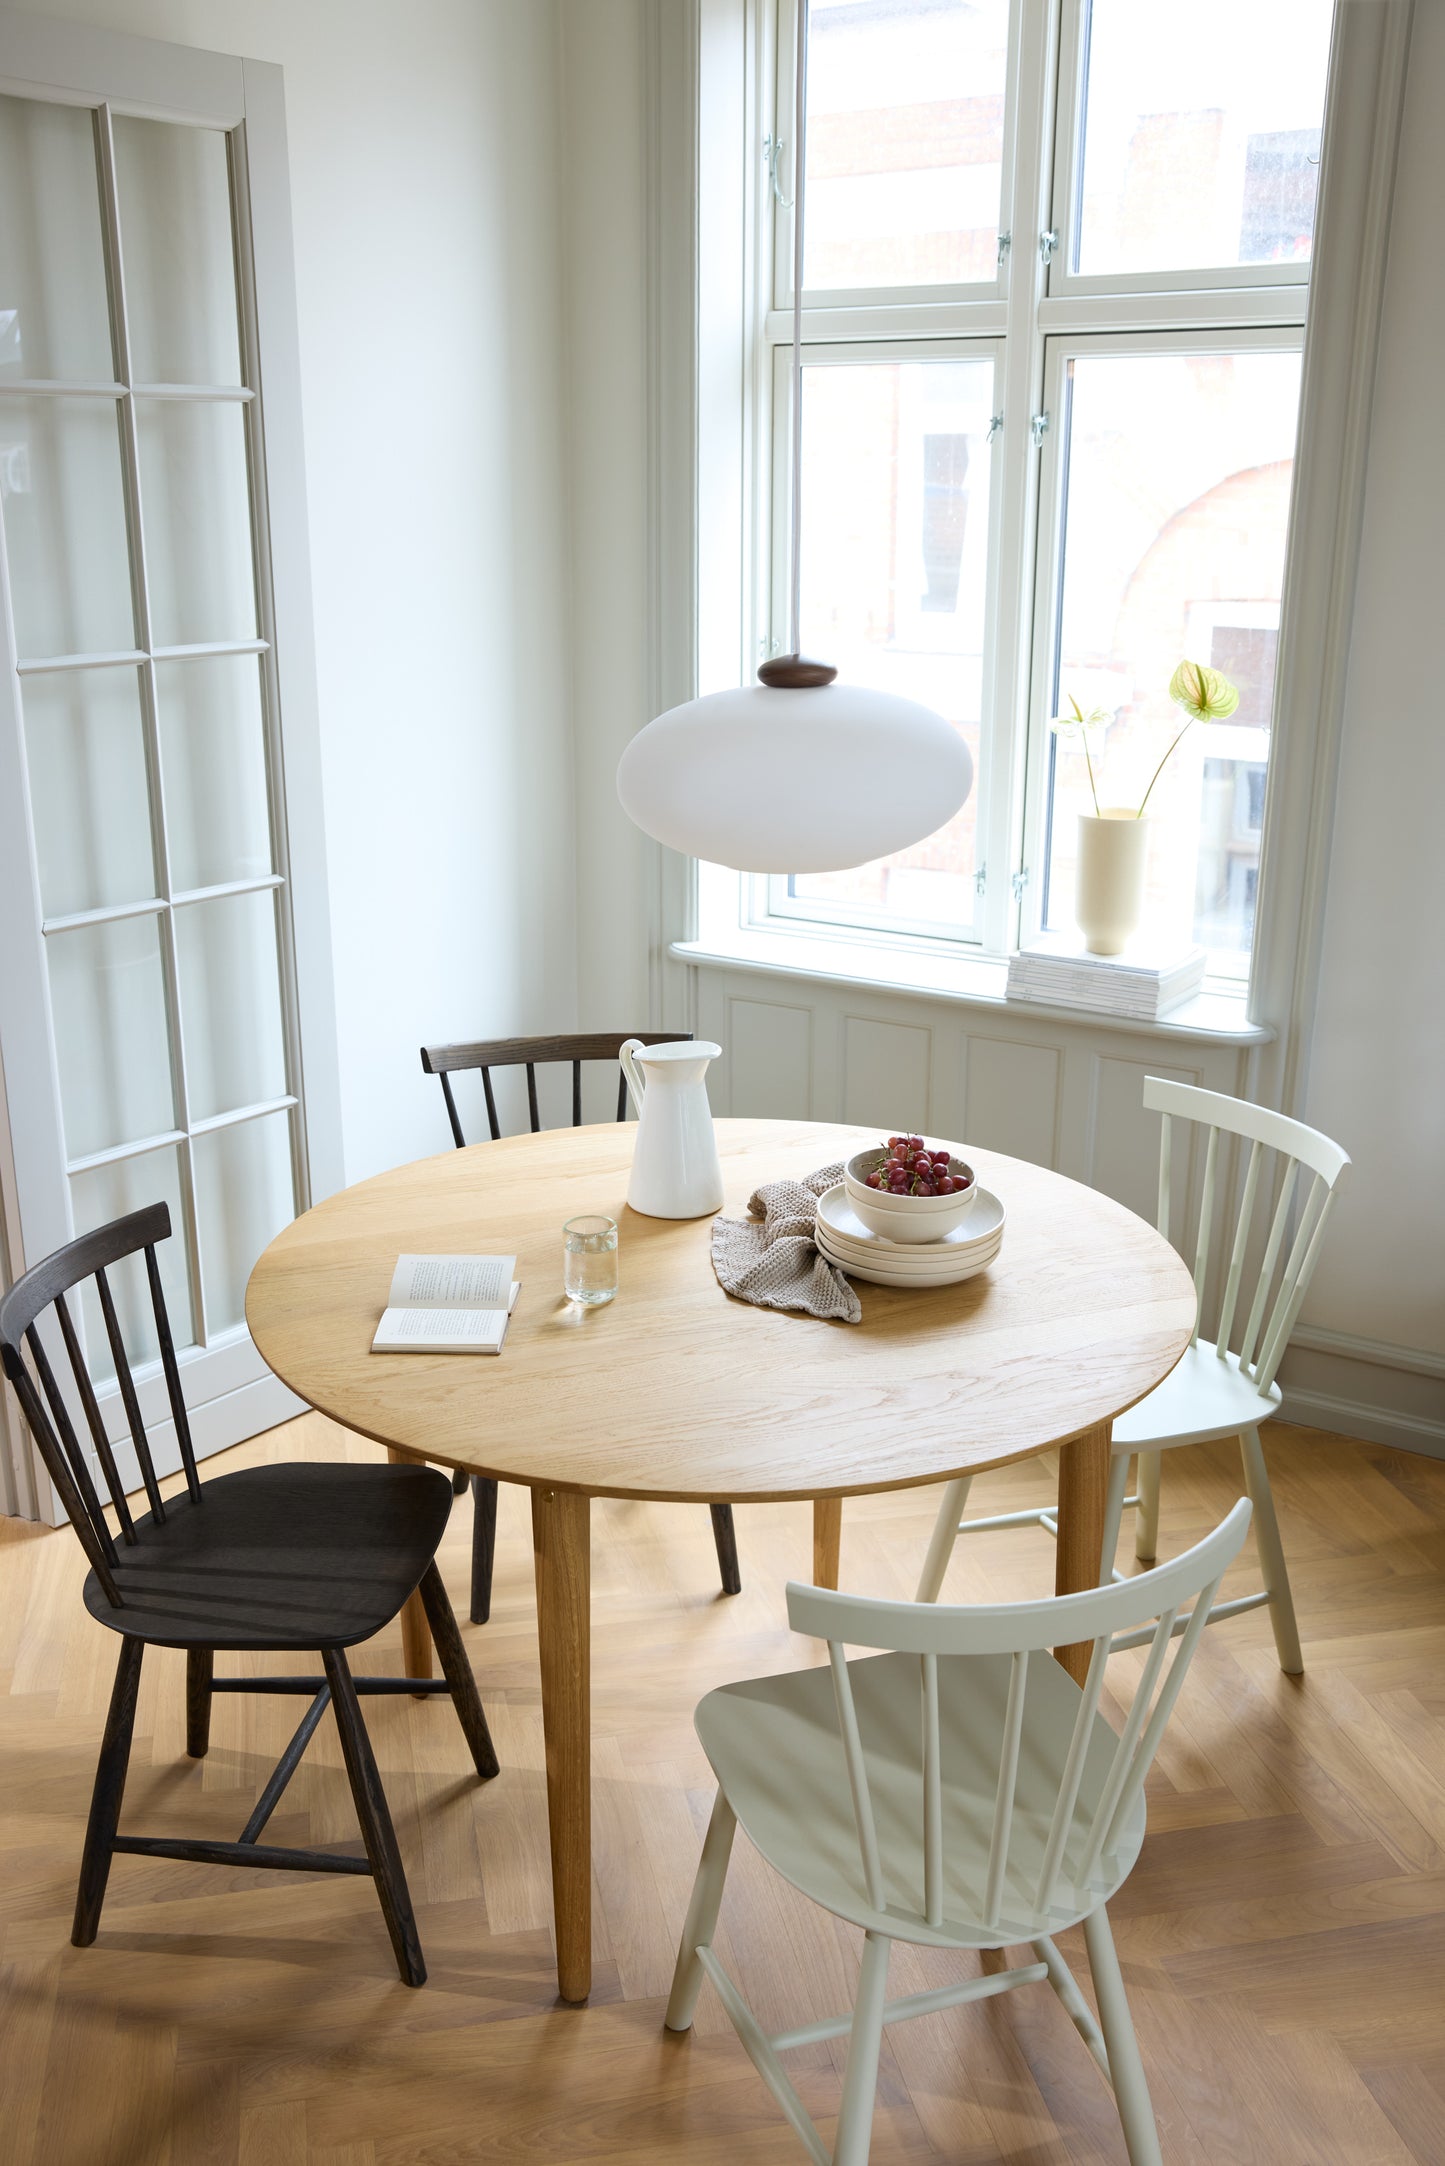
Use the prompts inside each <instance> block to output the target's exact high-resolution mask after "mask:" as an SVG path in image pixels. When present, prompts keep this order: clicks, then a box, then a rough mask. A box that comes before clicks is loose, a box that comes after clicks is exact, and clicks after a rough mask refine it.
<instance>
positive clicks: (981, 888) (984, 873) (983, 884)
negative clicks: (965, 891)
mask: <svg viewBox="0 0 1445 2166" xmlns="http://www.w3.org/2000/svg"><path fill="white" fill-rule="evenodd" d="M987 888H988V867H987V865H980V866H979V868H978V871H977V872H976V873H975V874H974V876H973V892H974V894H975V895H982V894H984V893H985V892H986V891H987Z"/></svg>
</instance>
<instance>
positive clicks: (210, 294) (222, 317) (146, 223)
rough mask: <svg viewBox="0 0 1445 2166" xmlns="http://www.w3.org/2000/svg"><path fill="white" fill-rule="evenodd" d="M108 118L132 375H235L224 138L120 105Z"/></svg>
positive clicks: (209, 378) (142, 379) (188, 379)
mask: <svg viewBox="0 0 1445 2166" xmlns="http://www.w3.org/2000/svg"><path fill="white" fill-rule="evenodd" d="M114 127H115V183H116V193H117V196H118V197H119V200H120V226H121V241H122V244H123V246H124V249H125V290H126V320H127V323H128V325H129V329H130V358H131V372H132V381H133V382H135V383H138V384H238V383H239V382H240V381H241V349H240V342H239V332H238V328H237V316H236V268H235V256H234V252H233V250H232V245H231V181H230V174H229V172H228V170H227V165H226V138H225V137H224V135H222V134H221V133H220V131H219V130H218V129H215V128H180V127H176V126H175V125H173V124H172V123H171V122H169V121H163V120H127V119H124V118H122V117H121V116H119V115H117V117H116V120H115V123H114Z"/></svg>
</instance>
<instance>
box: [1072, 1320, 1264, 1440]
mask: <svg viewBox="0 0 1445 2166" xmlns="http://www.w3.org/2000/svg"><path fill="white" fill-rule="evenodd" d="M1283 1397H1284V1393H1283V1392H1282V1391H1281V1390H1280V1388H1279V1386H1278V1384H1271V1385H1270V1387H1269V1390H1268V1391H1260V1390H1259V1388H1258V1387H1257V1386H1256V1385H1254V1384H1252V1383H1251V1382H1250V1381H1249V1378H1248V1377H1247V1376H1241V1375H1240V1373H1239V1357H1238V1355H1237V1354H1226V1355H1225V1356H1224V1358H1223V1360H1221V1359H1220V1358H1219V1356H1218V1355H1217V1354H1216V1353H1215V1351H1214V1348H1213V1347H1212V1346H1211V1345H1210V1344H1209V1342H1208V1340H1206V1339H1201V1340H1200V1341H1199V1342H1198V1344H1197V1345H1195V1346H1191V1347H1190V1348H1189V1350H1188V1352H1187V1353H1186V1354H1185V1356H1184V1359H1183V1360H1182V1361H1181V1362H1180V1363H1179V1364H1178V1366H1177V1367H1176V1368H1173V1369H1171V1370H1170V1372H1169V1374H1168V1375H1167V1376H1166V1377H1165V1379H1164V1381H1163V1383H1162V1384H1156V1385H1155V1387H1154V1389H1153V1391H1151V1392H1150V1393H1149V1395H1148V1397H1147V1398H1144V1399H1141V1400H1140V1401H1139V1404H1138V1405H1137V1406H1131V1407H1130V1409H1129V1411H1128V1413H1127V1414H1120V1415H1118V1416H1116V1418H1115V1421H1114V1449H1115V1451H1116V1452H1117V1451H1128V1452H1136V1451H1144V1450H1153V1449H1156V1448H1157V1449H1160V1450H1162V1449H1164V1448H1165V1447H1167V1446H1168V1445H1170V1444H1200V1443H1204V1442H1205V1441H1206V1440H1207V1439H1208V1438H1210V1437H1216V1436H1238V1434H1239V1432H1240V1430H1241V1429H1252V1428H1257V1427H1258V1425H1259V1424H1260V1422H1262V1421H1268V1420H1269V1417H1270V1415H1271V1414H1272V1413H1273V1412H1274V1410H1275V1408H1276V1407H1277V1406H1278V1405H1279V1403H1280V1400H1281V1399H1282V1398H1283Z"/></svg>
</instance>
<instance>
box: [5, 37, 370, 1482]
mask: <svg viewBox="0 0 1445 2166" xmlns="http://www.w3.org/2000/svg"><path fill="white" fill-rule="evenodd" d="M0 92H5V93H10V94H13V95H17V96H21V97H31V98H41V99H51V100H55V101H57V102H60V103H66V104H81V105H88V106H96V105H99V104H101V103H108V104H110V105H111V106H112V108H113V109H114V110H116V111H118V112H125V113H130V114H136V115H139V116H141V117H144V118H147V119H154V120H179V121H185V122H188V123H191V124H196V123H198V122H199V123H202V124H205V125H209V126H213V127H217V128H222V129H224V130H226V131H227V133H228V134H229V135H230V138H231V143H232V155H233V164H234V170H235V174H236V188H235V195H236V200H237V205H238V216H237V228H236V242H237V250H236V257H237V275H238V283H239V290H240V295H241V303H242V309H243V313H244V315H245V317H246V319H247V329H248V332H249V339H250V343H251V351H252V355H253V358H254V365H255V371H256V382H255V385H254V389H255V391H256V394H257V396H256V401H255V404H256V407H257V409H258V413H259V427H258V433H257V448H258V450H259V452H260V456H258V457H257V458H256V459H255V460H254V462H253V465H254V481H253V502H252V516H253V523H254V530H255V536H256V547H257V552H258V562H259V563H260V565H261V567H262V574H263V576H262V580H261V586H262V589H263V594H264V596H265V600H264V602H263V616H262V636H263V638H267V639H269V640H270V642H271V648H272V669H273V675H272V680H271V686H270V690H271V693H272V696H273V700H274V716H273V718H272V720H271V725H270V726H271V731H272V738H271V746H272V759H273V797H274V807H273V818H274V819H275V820H276V821H277V823H278V826H279V828H280V830H281V832H279V833H278V836H277V841H278V845H279V850H280V854H279V857H278V870H280V871H281V872H282V873H283V875H284V878H285V881H286V885H287V891H288V898H289V910H290V921H291V930H292V941H291V953H290V955H289V957H283V974H282V991H283V1000H284V1001H285V1003H286V1005H287V1006H288V1008H289V1009H290V1021H291V1025H292V1028H291V1033H290V1035H291V1040H292V1044H293V1047H294V1057H295V1063H296V1076H295V1082H294V1086H293V1088H294V1091H295V1095H296V1098H297V1100H298V1105H297V1109H296V1115H295V1120H296V1135H297V1137H298V1147H297V1167H296V1171H297V1176H298V1179H297V1189H298V1194H299V1197H300V1199H301V1207H302V1208H305V1206H306V1204H307V1203H308V1202H314V1201H317V1200H319V1199H320V1198H321V1197H324V1196H326V1195H329V1194H331V1193H332V1192H333V1191H334V1190H335V1189H337V1188H339V1187H340V1186H341V1184H342V1179H343V1174H342V1155H341V1097H340V1073H339V1064H338V1056H337V1040H336V1006H335V990H334V982H333V975H332V961H331V925H330V904H329V897H328V891H327V878H326V841H325V822H324V807H323V797H322V775H321V746H320V725H319V717H318V712H317V697H316V658H315V643H314V634H313V625H312V603H311V560H310V542H309V531H308V522H307V511H306V487H305V445H304V439H303V433H302V418H301V382H300V359H299V338H298V326H297V311H296V276H295V258H294V250H293V243H292V229H291V203H290V189H289V178H288V166H287V155H286V112H285V97H284V89H283V79H282V70H281V69H280V68H279V67H278V66H275V65H273V64H271V63H269V62H265V61H255V60H246V59H242V58H238V57H233V56H230V55H227V54H222V53H213V52H207V51H204V50H202V49H199V48H193V47H189V46H183V45H175V44H170V43H166V42H162V41H160V40H156V39H151V38H141V37H133V36H130V35H128V34H125V33H121V32H113V31H107V30H96V29H89V28H86V27H84V26H82V25H79V24H73V23H58V22H49V21H45V20H42V19H40V18H37V17H35V16H29V15H21V14H16V13H12V12H11V11H9V10H8V9H0ZM268 615H269V622H268V621H267V618H268ZM15 662H16V647H15V637H14V627H13V625H12V624H11V623H10V622H9V619H8V607H7V604H6V598H5V596H4V594H3V591H0V737H3V738H4V739H6V740H8V741H9V742H8V745H7V746H6V750H7V751H8V752H9V754H10V756H11V758H14V759H16V760H20V759H22V758H23V736H22V731H23V724H22V718H21V708H20V698H19V688H20V679H19V677H18V675H17V673H16V669H15ZM17 738H19V739H20V742H19V743H18V744H17V743H16V739H17ZM7 764H8V761H7ZM15 771H17V772H21V773H23V771H24V770H23V767H18V768H17V769H16V770H15ZM34 864H35V852H34V837H33V835H32V834H31V832H30V822H29V811H28V806H27V805H26V803H25V802H24V797H23V793H22V792H17V791H5V792H0V926H3V927H4V928H5V931H4V936H3V937H0V1075H3V1077H4V1078H5V1086H6V1088H5V1095H4V1097H3V1098H0V1117H3V1116H4V1115H5V1114H6V1112H7V1108H8V1124H9V1125H8V1137H7V1138H6V1139H5V1150H4V1155H5V1157H6V1158H7V1159H8V1167H7V1171H10V1170H12V1169H13V1179H12V1180H7V1181H6V1182H5V1183H3V1184H0V1210H3V1211H4V1214H5V1220H6V1223H5V1226H4V1234H5V1238H4V1239H3V1240H0V1270H4V1269H6V1268H7V1267H8V1271H9V1273H10V1274H12V1275H18V1274H19V1272H20V1271H22V1270H24V1269H25V1268H27V1267H28V1266H29V1265H31V1264H33V1263H36V1262H38V1261H39V1259H40V1258H41V1257H43V1256H45V1255H47V1254H49V1253H50V1252H51V1251H52V1250H53V1249H55V1248H58V1247H60V1246H61V1245H62V1244H63V1243H64V1242H65V1241H67V1240H69V1239H70V1237H71V1216H70V1204H69V1183H68V1180H67V1178H66V1175H65V1172H64V1166H65V1158H66V1153H65V1146H64V1137H63V1129H62V1125H61V1111H60V1102H59V1093H58V1088H57V1084H56V1069H55V1062H54V1058H53V1037H52V1038H51V1041H50V1043H49V1044H47V1045H45V1046H44V1047H43V1048H42V1047H38V1046H37V1045H36V1044H35V1042H34V1037H33V1031H34V1028H35V1024H36V1019H37V1018H40V1017H43V1018H44V1025H45V1029H46V1033H47V1036H49V1035H50V1031H51V1022H50V1002H49V988H48V980H47V975H46V964H45V955H44V944H43V935H42V933H41V930H40V926H41V902H40V896H39V892H38V887H37V884H36V881H35V877H34ZM177 1235H178V1237H179V1235H180V1229H177ZM198 1360H204V1361H206V1362H207V1364H208V1379H207V1383H208V1388H207V1393H206V1396H205V1397H204V1398H203V1399H201V1400H200V1401H198V1403H197V1405H196V1406H195V1407H194V1408H193V1409H191V1411H190V1420H191V1426H192V1433H193V1436H194V1439H195V1444H196V1449H197V1452H198V1453H200V1454H204V1453H205V1452H208V1451H217V1450H220V1449H222V1448H223V1447H224V1446H225V1445H226V1444H230V1443H234V1442H237V1441H239V1440H240V1439H241V1438H243V1437H246V1436H251V1435H255V1434H256V1433H257V1432H258V1431H259V1430H262V1429H265V1428H269V1427H271V1426H272V1425H274V1424H275V1423H276V1422H278V1421H281V1420H284V1419H285V1418H286V1417H287V1416H288V1415H289V1414H292V1413H295V1412H297V1411H299V1410H300V1408H301V1404H302V1402H301V1401H300V1400H298V1399H297V1398H296V1397H295V1396H294V1394H292V1393H291V1392H290V1391H288V1390H287V1389H286V1387H285V1386H284V1385H282V1384H281V1383H280V1381H279V1379H277V1378H276V1377H275V1376H273V1375H272V1374H271V1372H270V1371H269V1370H268V1369H267V1367H266V1365H265V1363H264V1361H262V1359H261V1356H260V1355H259V1353H258V1352H257V1351H256V1349H255V1347H254V1345H252V1343H251V1341H250V1338H249V1335H248V1334H245V1333H244V1332H243V1333H239V1334H237V1335H236V1336H235V1337H234V1338H232V1339H230V1340H227V1341H225V1342H223V1344H222V1345H221V1347H220V1348H219V1349H217V1348H211V1349H209V1350H207V1349H200V1348H198V1349H195V1350H194V1351H192V1353H191V1354H190V1356H189V1361H188V1359H187V1357H186V1356H182V1374H183V1378H184V1372H185V1368H186V1366H188V1365H191V1364H194V1363H195V1362H196V1361H198ZM61 1373H64V1371H63V1366H62V1371H61ZM137 1382H138V1389H139V1396H140V1401H141V1408H142V1412H143V1415H144V1416H145V1418H146V1420H147V1423H148V1424H151V1423H153V1425H154V1426H153V1430H152V1435H153V1448H154V1450H155V1455H156V1462H157V1469H158V1471H160V1470H162V1469H164V1470H166V1471H169V1470H170V1467H171V1463H172V1462H174V1464H175V1465H177V1466H178V1465H179V1463H180V1458H179V1448H178V1446H177V1444H176V1441H175V1438H174V1432H173V1429H172V1427H171V1424H170V1421H169V1409H168V1406H167V1403H166V1396H165V1389H164V1381H163V1379H162V1377H161V1376H160V1374H159V1370H158V1369H157V1372H156V1373H155V1374H154V1375H153V1376H145V1377H140V1378H138V1379H137ZM112 1402H113V1403H106V1402H103V1406H104V1410H105V1412H106V1415H107V1428H108V1429H110V1430H112V1431H113V1435H114V1441H115V1442H116V1445H117V1459H118V1461H119V1463H120V1465H121V1471H122V1476H123V1478H124V1479H125V1480H126V1483H127V1486H128V1487H129V1486H130V1485H131V1483H132V1482H133V1481H134V1482H135V1483H136V1484H137V1485H138V1481H139V1470H138V1469H137V1468H135V1467H134V1466H132V1465H131V1464H130V1460H131V1459H132V1458H133V1447H132V1446H131V1444H130V1438H129V1433H128V1430H127V1429H126V1427H125V1423H124V1417H123V1412H122V1410H121V1408H120V1406H119V1400H118V1395H112ZM4 1422H5V1411H4V1409H3V1408H0V1423H4ZM8 1426H9V1427H10V1429H11V1432H12V1435H11V1440H10V1442H11V1450H10V1454H9V1457H10V1461H11V1466H12V1468H13V1469H14V1475H15V1478H14V1479H12V1481H11V1482H9V1483H7V1484H6V1485H5V1487H6V1489H7V1490H8V1492H9V1493H8V1495H4V1496H3V1497H0V1503H3V1505H5V1506H8V1507H9V1508H11V1509H19V1510H20V1511H22V1512H24V1511H25V1509H26V1504H27V1500H28V1498H33V1499H34V1500H36V1504H37V1507H38V1514H39V1516H40V1517H41V1518H44V1519H49V1520H51V1521H52V1523H56V1522H58V1521H59V1520H60V1519H61V1518H62V1517H63V1516H64V1515H63V1513H62V1512H61V1511H60V1508H59V1504H58V1500H57V1499H56V1498H55V1495H54V1492H53V1489H52V1487H51V1484H50V1482H49V1480H48V1478H47V1477H45V1475H44V1473H43V1469H41V1468H40V1466H39V1463H38V1460H36V1458H35V1456H34V1454H33V1451H32V1452H30V1453H29V1454H28V1455H27V1459H28V1466H23V1465H22V1464H21V1463H20V1453H21V1451H22V1450H23V1446H21V1445H20V1442H19V1435H20V1425H19V1424H18V1423H17V1422H16V1421H15V1419H14V1418H13V1415H12V1417H11V1419H10V1421H9V1423H8ZM79 1433H80V1434H81V1435H84V1434H85V1429H84V1425H83V1424H81V1425H80V1428H79ZM0 1442H3V1437H0ZM27 1472H28V1474H29V1476H30V1479H29V1480H28V1481H27V1480H26V1479H24V1478H23V1476H24V1475H25V1474H26V1473H27Z"/></svg>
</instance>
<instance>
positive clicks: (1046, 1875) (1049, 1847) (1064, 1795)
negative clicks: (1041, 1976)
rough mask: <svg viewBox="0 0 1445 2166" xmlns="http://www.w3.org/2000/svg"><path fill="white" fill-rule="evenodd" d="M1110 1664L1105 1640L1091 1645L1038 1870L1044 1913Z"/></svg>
mask: <svg viewBox="0 0 1445 2166" xmlns="http://www.w3.org/2000/svg"><path fill="white" fill-rule="evenodd" d="M1108 1664H1109V1641H1108V1638H1107V1637H1105V1638H1104V1639H1098V1640H1095V1642H1094V1652H1093V1654H1092V1655H1091V1656H1090V1658H1089V1674H1088V1676H1087V1677H1086V1678H1085V1679H1084V1691H1083V1697H1082V1698H1081V1699H1080V1701H1079V1712H1078V1714H1077V1715H1076V1716H1075V1717H1074V1728H1073V1733H1072V1735H1071V1736H1070V1738H1069V1749H1068V1752H1067V1753H1066V1754H1065V1756H1064V1769H1063V1773H1062V1775H1061V1776H1060V1777H1059V1794H1058V1798H1057V1799H1056V1801H1055V1804H1054V1817H1053V1819H1052V1820H1051V1821H1050V1822H1049V1833H1048V1840H1047V1841H1046V1843H1045V1844H1044V1861H1043V1864H1042V1865H1041V1866H1040V1867H1039V1884H1038V1891H1037V1894H1036V1895H1035V1898H1034V1901H1035V1907H1036V1908H1037V1909H1039V1910H1041V1911H1047V1910H1048V1908H1049V1905H1050V1904H1051V1903H1052V1902H1053V1899H1054V1889H1055V1887H1056V1885H1057V1883H1058V1878H1059V1869H1060V1867H1061V1866H1062V1864H1063V1861H1064V1851H1065V1849H1066V1847H1067V1845H1068V1840H1069V1836H1070V1834H1071V1832H1072V1830H1073V1825H1074V1808H1075V1807H1076V1806H1077V1804H1078V1802H1079V1789H1080V1786H1081V1785H1082V1783H1083V1780H1084V1767H1085V1763H1086V1762H1087V1760H1088V1757H1089V1740H1090V1739H1091V1738H1092V1736H1093V1734H1094V1717H1095V1716H1096V1715H1097V1714H1098V1712H1099V1696H1100V1694H1101V1693H1102V1691H1103V1689H1104V1672H1105V1670H1106V1669H1107V1668H1108Z"/></svg>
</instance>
